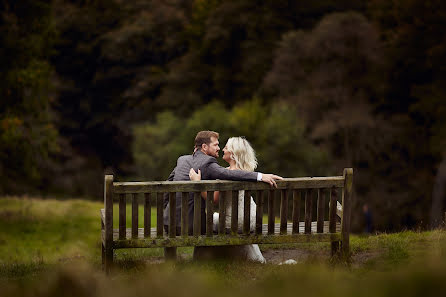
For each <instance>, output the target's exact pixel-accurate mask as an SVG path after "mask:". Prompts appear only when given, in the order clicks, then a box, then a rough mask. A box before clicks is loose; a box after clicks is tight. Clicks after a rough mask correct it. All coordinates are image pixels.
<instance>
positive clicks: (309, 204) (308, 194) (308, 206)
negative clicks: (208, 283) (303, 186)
mask: <svg viewBox="0 0 446 297" xmlns="http://www.w3.org/2000/svg"><path fill="white" fill-rule="evenodd" d="M312 194H313V193H312V190H306V191H305V233H306V234H309V233H311V213H312V209H313V199H312V198H313V197H312V196H313V195H312Z"/></svg>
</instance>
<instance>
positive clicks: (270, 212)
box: [268, 190, 275, 234]
mask: <svg viewBox="0 0 446 297" xmlns="http://www.w3.org/2000/svg"><path fill="white" fill-rule="evenodd" d="M274 193H275V191H274V190H270V191H269V192H268V234H274V219H275V217H274Z"/></svg>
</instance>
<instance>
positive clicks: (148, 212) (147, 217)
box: [144, 193, 152, 237]
mask: <svg viewBox="0 0 446 297" xmlns="http://www.w3.org/2000/svg"><path fill="white" fill-rule="evenodd" d="M150 195H151V194H150V193H144V237H150V227H151V221H152V206H151V203H150Z"/></svg>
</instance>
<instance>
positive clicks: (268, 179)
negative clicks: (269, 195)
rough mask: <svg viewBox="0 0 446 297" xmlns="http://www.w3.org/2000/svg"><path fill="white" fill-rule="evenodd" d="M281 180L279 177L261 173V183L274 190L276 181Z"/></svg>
mask: <svg viewBox="0 0 446 297" xmlns="http://www.w3.org/2000/svg"><path fill="white" fill-rule="evenodd" d="M281 179H283V178H282V177H281V176H278V175H275V174H266V173H262V182H264V183H268V184H270V185H271V186H273V187H274V188H277V184H276V180H281Z"/></svg>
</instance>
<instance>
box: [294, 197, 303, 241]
mask: <svg viewBox="0 0 446 297" xmlns="http://www.w3.org/2000/svg"><path fill="white" fill-rule="evenodd" d="M301 193H302V192H301V191H300V190H293V234H298V233H299V219H300V218H299V217H300V200H301Z"/></svg>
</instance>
